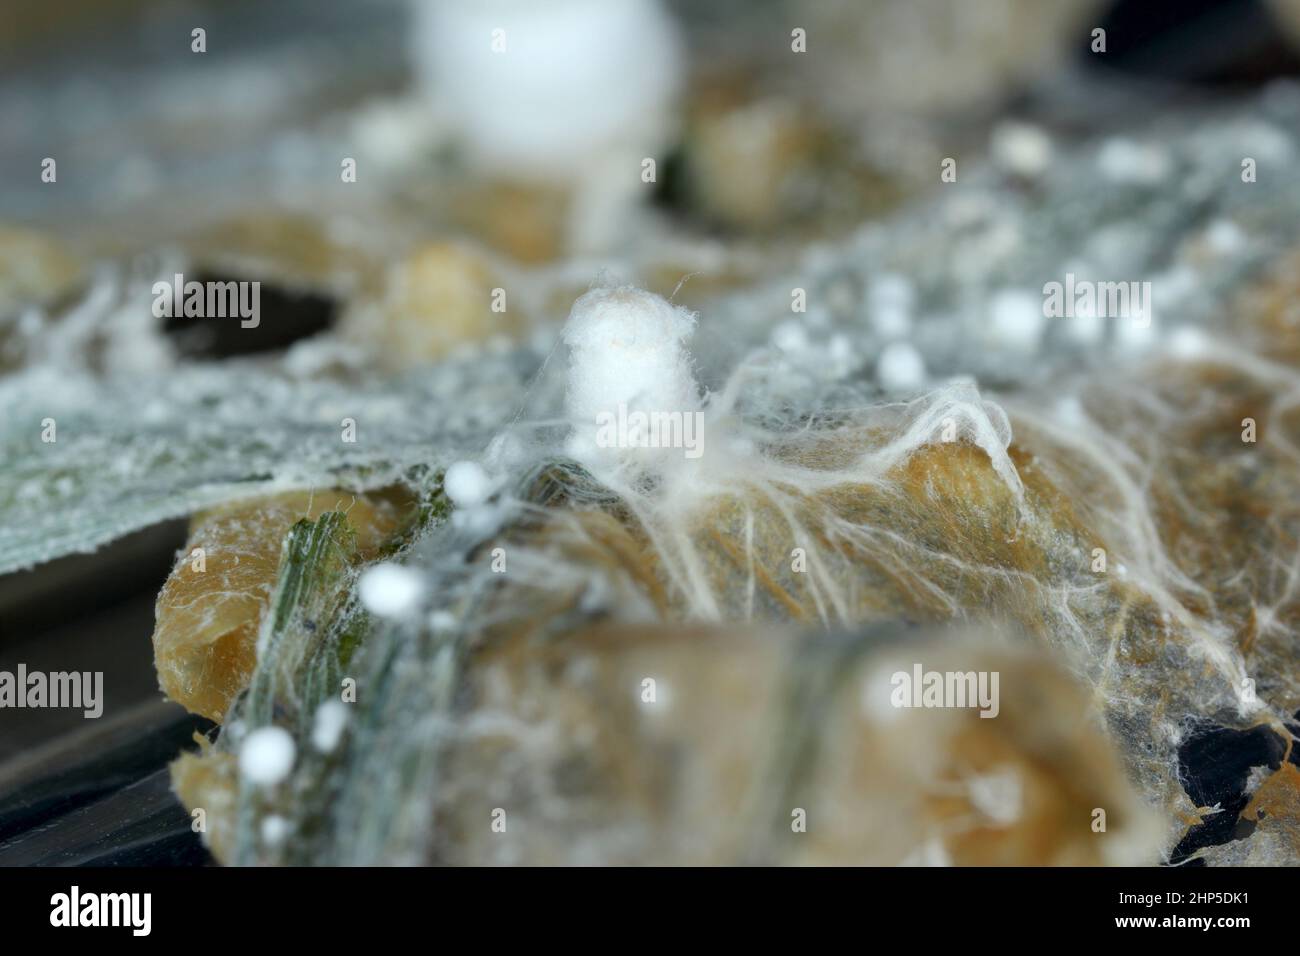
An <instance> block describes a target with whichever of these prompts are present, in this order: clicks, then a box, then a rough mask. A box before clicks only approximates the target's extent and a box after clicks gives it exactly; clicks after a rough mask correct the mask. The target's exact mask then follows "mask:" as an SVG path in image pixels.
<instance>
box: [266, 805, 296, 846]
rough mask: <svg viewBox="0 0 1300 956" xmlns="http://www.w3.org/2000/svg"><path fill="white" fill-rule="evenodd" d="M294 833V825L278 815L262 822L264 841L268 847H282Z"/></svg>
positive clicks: (272, 815) (273, 815)
mask: <svg viewBox="0 0 1300 956" xmlns="http://www.w3.org/2000/svg"><path fill="white" fill-rule="evenodd" d="M292 832H293V824H292V823H290V822H289V821H288V820H286V819H285V818H284V817H282V816H279V815H278V814H274V813H273V814H271V815H270V816H268V817H266V818H265V819H264V820H262V841H263V842H264V843H266V844H267V845H268V846H280V845H281V844H282V843H284V841H285V840H287V839H288V838H289V834H290V833H292Z"/></svg>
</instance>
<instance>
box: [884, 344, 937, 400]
mask: <svg viewBox="0 0 1300 956" xmlns="http://www.w3.org/2000/svg"><path fill="white" fill-rule="evenodd" d="M876 377H877V378H879V379H880V384H881V385H883V386H884V387H885V388H888V389H894V390H899V391H903V390H906V389H913V388H920V387H921V386H922V385H924V384H925V361H924V360H923V359H922V358H921V353H920V352H918V351H917V350H916V348H915V347H914V346H912V345H911V344H910V343H908V342H891V343H890V344H889V345H886V346H885V350H884V351H883V352H881V353H880V361H879V362H878V363H877V364H876Z"/></svg>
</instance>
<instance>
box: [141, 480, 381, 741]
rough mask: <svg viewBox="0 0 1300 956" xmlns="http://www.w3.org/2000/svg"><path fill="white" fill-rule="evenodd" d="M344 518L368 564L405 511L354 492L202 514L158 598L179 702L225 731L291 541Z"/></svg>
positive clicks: (163, 677) (157, 654)
mask: <svg viewBox="0 0 1300 956" xmlns="http://www.w3.org/2000/svg"><path fill="white" fill-rule="evenodd" d="M328 511H341V512H344V513H345V514H346V515H347V518H348V524H349V525H350V526H351V527H352V529H353V530H354V531H355V532H356V534H357V547H358V551H359V553H360V554H361V555H362V556H366V555H368V554H373V553H374V551H375V550H376V549H377V548H378V547H379V546H380V545H381V544H382V543H383V542H384V541H385V540H386V539H387V538H388V537H389V536H390V535H391V534H392V533H393V531H394V530H395V529H396V526H397V522H398V518H399V515H398V510H397V509H396V508H395V507H394V506H393V505H391V504H390V503H388V502H386V501H383V500H380V499H377V498H367V497H362V496H358V495H353V494H352V493H351V492H347V491H338V490H327V491H315V492H308V491H298V492H291V493H288V494H282V495H276V496H274V497H269V498H259V499H256V500H254V501H245V502H241V503H239V504H235V505H230V506H228V507H224V508H218V509H214V510H212V511H208V512H204V513H201V514H198V515H196V516H195V517H194V519H193V521H192V522H191V530H190V538H189V541H188V542H187V543H186V546H185V552H184V554H183V555H182V556H181V560H180V561H179V562H178V563H177V565H176V567H175V568H174V569H173V571H172V573H171V576H170V577H169V578H168V579H167V583H166V584H164V585H163V589H162V592H161V593H160V594H159V595H158V603H157V605H156V608H155V621H156V623H155V625H154V633H153V647H154V666H155V668H156V669H157V671H158V683H159V685H160V686H161V687H162V690H163V692H164V693H165V694H166V695H167V696H168V697H169V698H170V699H172V700H174V701H176V702H177V703H179V704H181V705H182V706H184V707H185V708H186V709H187V710H190V711H192V712H193V713H196V714H202V715H203V716H204V717H208V718H210V719H212V720H217V721H220V720H221V719H222V718H223V717H224V716H225V714H226V710H227V709H228V708H229V706H230V704H231V702H232V701H233V700H234V699H235V697H236V696H237V695H238V694H239V692H240V691H242V690H243V689H244V688H245V687H246V686H247V685H248V681H249V678H250V677H251V675H252V672H253V667H254V665H255V664H256V663H257V633H258V629H259V627H260V626H261V621H262V615H263V614H264V613H265V611H266V608H267V605H268V603H269V601H270V597H271V592H272V590H273V588H274V586H275V579H276V574H277V571H278V569H279V566H280V549H281V543H282V542H283V539H284V536H285V533H286V532H287V531H288V530H289V528H291V527H292V526H293V524H294V523H295V522H296V521H298V520H299V519H301V518H307V519H309V520H315V519H316V518H318V517H320V516H321V515H322V514H324V513H326V512H328Z"/></svg>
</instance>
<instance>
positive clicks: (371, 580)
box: [357, 563, 424, 617]
mask: <svg viewBox="0 0 1300 956" xmlns="http://www.w3.org/2000/svg"><path fill="white" fill-rule="evenodd" d="M357 590H358V593H359V594H360V595H361V603H362V604H364V605H365V606H366V610H368V611H370V612H372V613H374V614H378V615H380V616H381V617H402V616H403V615H406V614H409V613H410V612H411V611H412V610H413V609H414V608H415V606H416V604H418V603H419V600H420V597H421V595H423V593H424V581H423V580H422V579H421V577H420V575H419V573H417V572H416V571H413V570H412V569H410V568H408V567H404V566H402V565H400V564H387V563H385V564H376V565H375V566H374V567H372V568H368V569H366V571H365V572H364V573H363V574H362V575H361V580H360V581H358V582H357Z"/></svg>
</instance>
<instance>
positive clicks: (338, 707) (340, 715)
mask: <svg viewBox="0 0 1300 956" xmlns="http://www.w3.org/2000/svg"><path fill="white" fill-rule="evenodd" d="M347 725H348V705H347V704H345V703H343V701H341V700H327V701H325V703H323V704H321V705H320V706H319V707H317V708H316V718H315V720H314V721H313V722H312V727H311V745H312V746H313V747H315V748H316V749H317V750H319V751H320V752H321V753H333V752H334V748H335V747H337V746H338V745H339V741H340V740H341V739H342V738H343V730H344V728H346V727H347Z"/></svg>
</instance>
